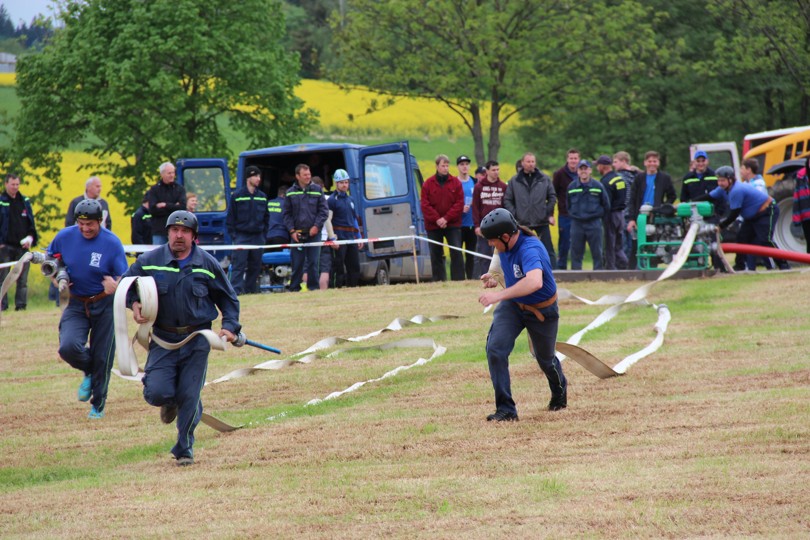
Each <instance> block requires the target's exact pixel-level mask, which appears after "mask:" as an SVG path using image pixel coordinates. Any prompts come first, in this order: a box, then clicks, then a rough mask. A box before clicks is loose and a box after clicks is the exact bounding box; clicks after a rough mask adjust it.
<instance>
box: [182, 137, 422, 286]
mask: <svg viewBox="0 0 810 540" xmlns="http://www.w3.org/2000/svg"><path fill="white" fill-rule="evenodd" d="M301 163H304V164H307V165H309V167H310V170H311V171H312V176H313V177H314V176H319V177H321V179H323V182H324V187H325V189H326V191H331V190H332V174H333V173H334V172H335V170H337V169H345V170H346V171H347V172H348V173H349V177H350V180H349V193H350V195H351V197H352V199H353V201H354V205H355V208H356V210H357V213H358V216H359V221H360V227H361V231H362V235H363V237H364V238H368V239H370V241H369V242H368V245H367V246H366V247H364V248H363V251H362V252H361V279H362V280H363V281H364V282H372V283H377V284H387V283H390V282H402V281H414V280H416V279H417V272H418V275H419V279H424V280H429V279H430V278H431V268H430V255H429V249H428V245H427V242H425V241H423V240H417V241H416V242H414V241H412V240H411V239H410V238H402V239H394V240H378V241H375V240H374V238H387V237H396V236H405V237H410V236H412V235H414V234H415V235H417V236H420V237H425V236H426V234H425V224H424V218H423V217H422V209H421V207H420V204H419V196H420V192H421V187H422V181H423V179H422V174H421V173H420V171H419V167H418V165H417V163H416V159H415V158H414V157H413V156H412V155H411V153H410V150H409V148H408V143H407V142H405V141H402V142H395V143H390V144H383V145H378V146H362V145H358V144H349V143H306V144H294V145H288V146H276V147H272V148H263V149H260V150H248V151H246V152H242V153H241V154H240V155H239V162H238V164H237V169H236V181H231V178H230V175H229V172H228V163H227V161H226V160H225V159H221V158H215V159H181V160H179V161H178V162H177V181H178V182H179V183H181V184H182V185H183V186H185V188H186V192H191V193H194V194H195V195H197V200H198V202H197V217H198V219H199V227H200V230H199V237H200V244H203V245H229V244H232V240H231V238H230V237H229V235H228V231H227V227H226V226H225V219H226V216H227V210H228V207H227V205H228V202H229V201H230V194H231V191H232V190H234V189H237V188H240V187H242V185H243V184H244V171H245V169H246V168H247V167H248V166H251V165H253V166H256V167H258V168H259V169H260V170H261V171H262V185H261V188H260V189H261V190H262V191H263V192H264V193H266V194H267V195H268V197H269V198H270V199H273V198H275V197H276V195H277V194H278V192H279V190H286V189H287V188H288V187H290V186H291V185H292V183H293V182H295V167H296V165H298V164H301ZM216 255H217V257H218V258H219V259H220V260H222V261H223V266H224V267H227V265H228V263H229V252H227V251H224V250H223V251H222V252H216ZM268 255H269V254H265V256H268ZM273 262H274V264H271V265H269V266H270V268H267V269H266V270H267V271H268V272H270V273H272V274H274V275H275V276H279V275H283V274H284V273H285V269H284V268H283V267H281V266H279V267H275V266H277V263H278V260H275V261H273ZM274 267H275V268H274ZM271 277H273V276H267V275H262V277H261V278H260V279H261V280H262V282H263V283H265V284H266V283H267V282H268V278H271Z"/></svg>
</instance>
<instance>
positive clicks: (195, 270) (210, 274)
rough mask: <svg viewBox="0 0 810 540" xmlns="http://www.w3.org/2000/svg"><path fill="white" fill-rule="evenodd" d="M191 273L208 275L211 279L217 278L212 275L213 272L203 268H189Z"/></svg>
mask: <svg viewBox="0 0 810 540" xmlns="http://www.w3.org/2000/svg"><path fill="white" fill-rule="evenodd" d="M191 273H192V274H205V275H206V276H208V277H210V278H211V279H217V276H215V275H214V273H213V272H209V271H208V270H206V269H205V268H193V269H192V270H191Z"/></svg>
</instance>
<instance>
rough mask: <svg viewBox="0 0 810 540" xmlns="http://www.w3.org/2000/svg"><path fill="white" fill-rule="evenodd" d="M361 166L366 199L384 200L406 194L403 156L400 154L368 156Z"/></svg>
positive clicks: (406, 180) (406, 186)
mask: <svg viewBox="0 0 810 540" xmlns="http://www.w3.org/2000/svg"><path fill="white" fill-rule="evenodd" d="M363 165H364V170H365V175H366V178H365V180H366V182H365V185H366V193H365V195H366V199H369V200H374V199H385V198H387V197H399V196H402V195H407V194H408V176H407V174H406V170H405V155H404V154H402V153H401V152H393V153H390V154H375V155H372V156H368V157H366V158H365V162H364V164H363Z"/></svg>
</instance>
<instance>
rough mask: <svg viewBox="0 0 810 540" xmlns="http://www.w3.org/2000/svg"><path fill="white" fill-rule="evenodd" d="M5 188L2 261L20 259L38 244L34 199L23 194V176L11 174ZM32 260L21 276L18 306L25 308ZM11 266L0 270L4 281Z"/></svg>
mask: <svg viewBox="0 0 810 540" xmlns="http://www.w3.org/2000/svg"><path fill="white" fill-rule="evenodd" d="M5 188H6V189H5V191H3V193H2V194H0V263H5V262H13V261H18V260H20V258H21V257H22V256H23V255H24V254H25V253H26V252H28V250H30V249H31V248H33V247H34V246H36V245H37V227H36V224H35V223H34V210H33V209H32V208H31V201H30V200H29V199H28V197H26V196H25V195H23V194H22V193H20V177H19V176H17V175H16V174H7V175H6V183H5ZM30 268H31V263H25V264H24V265H23V270H22V273H21V274H20V277H19V278H17V287H16V293H15V294H14V308H15V309H16V311H23V310H24V309H25V307H26V305H27V304H28V270H29V269H30ZM9 271H10V270H9V269H8V268H3V269H2V270H0V283H2V282H3V280H4V279H6V276H7V275H8V273H9ZM2 309H3V311H5V310H6V309H8V295H6V296H3V298H2Z"/></svg>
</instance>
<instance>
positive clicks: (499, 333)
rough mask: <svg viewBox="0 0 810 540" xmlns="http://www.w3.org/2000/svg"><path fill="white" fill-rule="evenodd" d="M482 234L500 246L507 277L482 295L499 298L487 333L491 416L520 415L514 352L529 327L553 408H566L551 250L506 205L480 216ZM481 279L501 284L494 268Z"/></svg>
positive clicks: (509, 417)
mask: <svg viewBox="0 0 810 540" xmlns="http://www.w3.org/2000/svg"><path fill="white" fill-rule="evenodd" d="M481 234H482V235H483V236H484V238H486V239H487V240H488V241H489V245H490V246H492V247H493V248H495V250H497V252H498V257H499V258H500V263H501V268H503V273H504V280H505V288H504V289H503V290H501V291H486V292H484V293H483V294H481V296H480V297H479V299H478V301H479V302H480V303H481V305H483V306H484V307H486V306H489V305H491V304H494V303H496V302H500V304H499V305H498V307H497V308H495V313H494V314H493V318H492V326H490V328H489V335H488V336H487V363H488V364H489V375H490V378H491V379H492V386H493V388H494V389H495V407H496V410H495V412H494V413H493V414H490V415H489V416H487V421H495V422H504V421H506V422H509V421H516V420H517V419H518V414H517V408H516V407H515V402H514V400H513V399H512V388H511V381H510V378H509V355H510V354H511V352H512V349H513V348H514V346H515V339H517V337H518V335H520V333H521V332H522V331H523V329H524V328H526V329H527V331H528V333H529V338H530V339H531V342H532V345H533V347H534V354H535V357H536V358H537V363H538V364H539V365H540V369H541V370H543V373H545V375H546V378H547V379H548V385H549V388H550V389H551V401H549V404H548V410H550V411H558V410H560V409H564V408H566V406H567V405H568V395H567V386H568V383H567V381H566V379H565V375H564V374H563V371H562V366H561V365H560V361H559V360H558V359H557V356H556V353H555V347H556V344H557V325H558V323H559V309H558V306H557V284H556V283H555V282H554V276H553V275H552V273H551V260H550V259H549V256H548V252H547V251H546V248H545V247H544V246H543V244H542V242H540V240H538V239H537V237H535V236H533V235H531V234H530V233H529V232H528V230H527V229H524V228H522V227H521V228H518V224H517V221H515V218H514V217H513V216H512V214H510V213H509V211H508V210H506V209H504V208H498V209H496V210H493V211H492V212H490V213H489V214H487V215H486V217H484V219H483V220H481ZM481 281H482V282H483V284H484V287H485V288H487V289H491V288H494V287H496V286H497V285H498V282H497V280H496V279H495V277H494V276H493V275H492V274H491V273H486V274H484V275H483V276H481Z"/></svg>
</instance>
